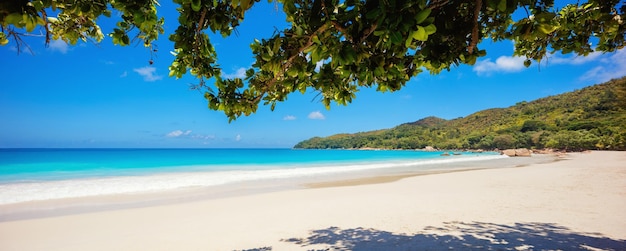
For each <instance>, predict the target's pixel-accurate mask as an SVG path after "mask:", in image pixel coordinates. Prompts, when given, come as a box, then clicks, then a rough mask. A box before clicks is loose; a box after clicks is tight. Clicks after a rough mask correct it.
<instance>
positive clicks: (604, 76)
mask: <svg viewBox="0 0 626 251" xmlns="http://www.w3.org/2000/svg"><path fill="white" fill-rule="evenodd" d="M600 61H601V62H602V64H600V65H598V66H596V67H594V68H593V69H591V70H589V71H587V72H585V73H584V74H583V75H582V76H581V77H580V78H579V79H580V80H582V81H592V82H596V83H601V82H606V81H609V80H611V79H614V78H620V77H623V76H624V75H626V49H622V50H619V51H617V52H614V53H612V54H611V55H610V56H608V58H602V59H600Z"/></svg>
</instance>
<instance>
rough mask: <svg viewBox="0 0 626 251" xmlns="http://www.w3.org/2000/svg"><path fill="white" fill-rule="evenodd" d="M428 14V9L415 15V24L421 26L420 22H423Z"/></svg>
mask: <svg viewBox="0 0 626 251" xmlns="http://www.w3.org/2000/svg"><path fill="white" fill-rule="evenodd" d="M430 12H431V10H430V9H423V10H422V11H420V12H419V13H417V15H415V22H416V23H417V24H421V23H422V22H424V20H426V18H428V16H429V15H430Z"/></svg>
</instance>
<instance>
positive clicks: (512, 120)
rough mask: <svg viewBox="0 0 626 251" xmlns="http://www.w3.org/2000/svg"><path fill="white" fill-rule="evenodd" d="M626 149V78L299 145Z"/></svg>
mask: <svg viewBox="0 0 626 251" xmlns="http://www.w3.org/2000/svg"><path fill="white" fill-rule="evenodd" d="M426 146H432V147H435V148H439V149H496V148H498V149H506V148H517V147H526V148H556V149H563V150H585V149H605V150H626V77H624V78H621V79H617V80H611V81H609V82H607V83H603V84H598V85H595V86H590V87H587V88H584V89H581V90H577V91H573V92H568V93H564V94H561V95H556V96H550V97H546V98H542V99H538V100H535V101H532V102H520V103H518V104H516V105H514V106H511V107H508V108H494V109H488V110H483V111H479V112H476V113H474V114H471V115H469V116H467V117H464V118H458V119H453V120H445V119H441V118H437V117H427V118H424V119H421V120H418V121H416V122H412V123H406V124H402V125H399V126H396V127H394V128H391V129H384V130H378V131H371V132H361V133H355V134H338V135H333V136H329V137H325V138H321V137H315V138H311V139H308V140H305V141H302V142H300V143H298V144H296V145H295V146H294V147H295V148H345V149H351V148H384V149H420V148H424V147H426Z"/></svg>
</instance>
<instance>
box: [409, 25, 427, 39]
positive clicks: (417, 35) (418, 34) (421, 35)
mask: <svg viewBox="0 0 626 251" xmlns="http://www.w3.org/2000/svg"><path fill="white" fill-rule="evenodd" d="M412 36H413V38H414V39H415V40H418V41H426V40H428V35H427V34H426V29H424V27H422V26H419V25H418V26H417V30H416V31H415V32H413V34H412Z"/></svg>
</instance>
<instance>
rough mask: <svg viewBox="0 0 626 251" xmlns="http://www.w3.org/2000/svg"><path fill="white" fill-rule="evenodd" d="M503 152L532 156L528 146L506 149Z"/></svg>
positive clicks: (508, 154) (516, 155)
mask: <svg viewBox="0 0 626 251" xmlns="http://www.w3.org/2000/svg"><path fill="white" fill-rule="evenodd" d="M501 153H502V154H504V155H506V156H509V157H530V150H528V149H526V148H518V149H506V150H503V151H502V152H501Z"/></svg>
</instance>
